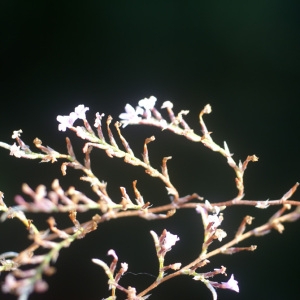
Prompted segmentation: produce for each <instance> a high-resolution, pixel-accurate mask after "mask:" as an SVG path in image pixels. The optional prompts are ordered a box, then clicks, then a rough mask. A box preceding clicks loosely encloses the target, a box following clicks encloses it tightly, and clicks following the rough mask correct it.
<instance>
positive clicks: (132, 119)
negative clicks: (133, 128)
mask: <svg viewBox="0 0 300 300" xmlns="http://www.w3.org/2000/svg"><path fill="white" fill-rule="evenodd" d="M143 112H144V110H143V109H142V108H141V107H139V106H138V107H137V108H136V109H134V108H133V107H132V106H131V105H130V104H128V103H127V104H126V105H125V112H124V113H121V114H120V115H119V118H120V119H123V120H122V121H121V122H122V123H123V127H125V126H126V125H128V124H129V123H133V124H135V123H138V122H139V121H140V120H141V117H139V115H142V114H143Z"/></svg>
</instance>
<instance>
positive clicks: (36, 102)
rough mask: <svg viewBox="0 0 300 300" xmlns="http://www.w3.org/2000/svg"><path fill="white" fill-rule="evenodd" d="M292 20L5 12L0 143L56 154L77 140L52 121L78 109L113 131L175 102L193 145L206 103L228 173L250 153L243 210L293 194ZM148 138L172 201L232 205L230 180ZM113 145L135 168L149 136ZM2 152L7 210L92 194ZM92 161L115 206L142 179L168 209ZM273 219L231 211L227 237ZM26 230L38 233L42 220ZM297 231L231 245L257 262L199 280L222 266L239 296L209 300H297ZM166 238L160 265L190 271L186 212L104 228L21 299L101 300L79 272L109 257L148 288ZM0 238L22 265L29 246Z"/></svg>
mask: <svg viewBox="0 0 300 300" xmlns="http://www.w3.org/2000/svg"><path fill="white" fill-rule="evenodd" d="M298 18H299V4H298V1H276V0H273V1H265V0H261V1H86V2H80V1H57V2H55V1H54V2H53V1H2V2H1V6H0V28H1V29H0V31H1V56H0V57H1V58H0V59H1V65H0V70H1V71H0V76H1V78H0V79H1V82H0V84H1V96H0V98H1V111H0V135H1V136H0V140H2V141H5V142H11V139H10V136H11V133H12V131H13V130H16V129H19V128H22V129H23V132H24V133H23V135H22V137H23V139H24V141H25V142H26V143H27V144H29V145H31V141H32V140H33V139H34V138H35V137H36V136H38V137H39V138H41V139H42V140H43V142H44V144H46V145H49V146H51V147H53V148H54V149H57V150H59V151H61V152H64V151H65V144H64V138H65V136H66V135H68V136H70V137H71V138H72V139H73V140H76V138H75V136H74V135H73V134H72V133H67V134H65V133H61V132H58V131H57V122H56V116H57V115H58V114H68V113H69V112H71V111H72V110H73V109H74V107H75V106H77V105H78V104H85V105H86V106H89V107H90V111H89V112H88V118H90V120H91V123H92V122H93V116H94V113H95V112H97V111H99V112H104V113H105V114H106V115H108V114H112V116H113V117H114V118H115V119H117V117H118V115H119V114H120V113H121V112H122V111H123V107H124V106H125V104H126V103H128V102H129V103H131V104H132V105H136V104H137V102H138V100H140V99H141V98H144V97H149V96H151V95H155V96H156V97H157V98H158V106H159V105H160V104H161V103H162V102H163V101H165V100H172V101H173V102H174V104H175V110H176V111H179V110H181V109H189V110H190V114H189V115H188V117H187V118H186V119H187V121H188V122H189V124H191V126H192V127H193V128H194V130H195V131H196V132H198V133H200V129H199V126H198V122H197V117H198V113H199V111H200V110H201V109H202V107H203V106H204V105H205V104H206V103H210V104H211V105H212V107H213V114H212V115H210V116H207V117H206V120H207V124H208V126H209V130H211V131H213V132H214V133H213V137H214V139H215V140H216V141H217V142H218V143H221V144H222V143H223V141H224V140H226V142H227V143H228V145H229V148H230V150H231V152H233V153H234V157H235V158H236V159H237V160H238V159H242V160H243V159H245V157H246V156H247V155H248V154H253V153H255V154H256V155H257V156H258V157H259V158H260V160H259V162H258V163H256V164H253V165H249V169H248V170H247V172H246V175H245V184H246V196H245V198H246V199H261V200H265V199H268V198H270V199H278V198H280V197H281V196H282V195H283V194H284V193H285V192H286V191H287V190H288V189H289V188H290V187H291V186H292V185H293V184H294V183H295V182H296V181H299V166H300V159H299V149H300V143H299V65H300V57H299V50H300V47H299V46H300V45H299V41H300V39H299V29H300V26H299V19H298ZM153 132H154V134H155V135H156V137H157V141H156V142H155V143H153V144H151V145H150V146H149V149H150V155H151V156H150V158H151V161H152V162H153V165H154V166H156V167H159V164H160V160H161V158H162V157H163V156H169V155H172V156H173V159H172V161H170V162H169V172H170V175H171V179H172V181H173V182H174V184H175V185H176V186H177V187H178V189H179V192H180V193H181V195H185V194H188V193H192V192H197V193H199V194H200V195H202V196H203V197H205V198H206V199H209V200H210V201H211V202H213V201H222V200H227V199H231V198H232V197H234V195H235V192H236V191H235V188H234V176H233V172H232V171H231V170H230V169H229V168H228V167H227V165H226V162H225V160H224V159H222V158H221V157H219V155H218V154H216V153H211V152H210V151H208V150H207V149H205V148H204V147H203V146H201V145H198V144H193V143H191V142H187V141H186V140H184V138H181V137H173V136H172V135H171V134H169V133H167V132H164V133H160V132H159V131H158V130H154V131H153ZM123 133H124V135H126V136H127V138H128V141H129V142H130V143H131V145H132V147H133V148H134V150H135V152H136V153H137V154H138V153H141V152H142V145H143V139H144V138H146V137H148V136H150V135H152V134H153V133H152V131H151V130H149V129H147V128H142V127H128V128H126V129H125V130H124V132H123ZM75 146H76V147H75ZM74 147H75V148H76V149H77V153H78V158H82V156H81V154H80V151H81V147H82V143H75V142H74ZM32 148H33V146H32ZM0 151H1V153H0V166H1V167H0V170H1V172H0V190H2V191H3V192H4V193H5V201H6V202H7V203H8V204H10V205H12V204H13V197H14V195H15V194H17V193H20V186H21V183H22V182H27V183H28V184H30V185H31V186H32V187H35V186H36V185H38V184H40V183H43V184H45V185H47V187H48V188H49V187H50V184H51V181H52V180H53V178H59V179H60V181H61V184H62V185H63V186H64V187H68V186H69V185H70V184H73V185H75V186H76V187H77V188H83V189H84V190H86V191H89V187H88V185H86V184H82V183H80V182H79V180H78V177H79V175H81V174H79V173H77V172H75V171H70V172H69V176H70V177H68V178H62V176H61V173H60V166H59V164H54V165H52V164H40V163H38V162H37V161H21V160H18V159H16V158H13V157H10V156H9V155H8V152H7V151H5V150H4V149H2V150H0ZM97 152H98V153H97ZM92 159H93V160H92V167H93V170H94V172H95V173H96V174H99V178H100V179H101V180H105V181H108V183H109V193H110V195H111V196H112V197H113V198H114V199H116V201H117V200H118V199H120V193H119V191H118V188H119V186H125V187H126V188H127V191H128V193H130V195H131V196H132V191H131V189H130V187H131V182H132V181H133V180H134V179H136V178H139V182H138V184H139V188H140V191H141V193H142V194H143V195H144V197H145V199H146V200H147V201H148V200H149V201H151V202H152V203H153V204H154V205H159V204H160V203H167V202H168V198H167V195H166V194H165V191H164V187H163V185H162V184H161V183H160V182H159V181H158V180H156V179H153V178H147V176H145V175H144V173H143V171H142V170H135V168H132V167H131V166H126V165H124V163H122V162H121V161H118V160H117V159H113V160H111V159H108V158H107V157H106V156H105V154H103V153H101V152H99V151H94V152H93V156H92ZM295 199H299V192H298V193H297V194H296V195H295ZM272 213H274V209H269V210H266V211H259V210H255V209H250V208H232V209H231V208H229V209H227V211H225V221H224V228H225V229H226V230H227V232H228V235H229V236H230V234H231V235H233V234H234V232H235V230H236V229H237V227H238V224H239V222H240V220H241V218H242V217H243V216H244V215H245V214H251V215H253V216H255V217H256V219H255V222H254V224H257V225H259V224H261V222H263V220H267V218H268V217H269V216H271V215H272ZM55 217H56V218H57V220H59V222H58V226H59V225H61V226H62V227H64V226H69V222H68V220H67V217H66V216H65V217H61V216H55ZM32 218H34V219H35V222H36V223H37V224H40V226H41V227H42V228H45V227H46V224H45V221H44V219H46V218H47V216H42V217H41V218H38V219H36V217H35V216H32ZM88 218H89V216H80V217H79V220H80V221H85V220H87V219H88ZM299 224H300V223H296V224H288V226H286V230H285V232H284V234H283V235H282V236H281V235H279V234H278V233H277V232H273V233H271V234H270V235H268V236H266V237H264V238H257V239H252V240H251V241H246V242H244V243H243V244H241V246H248V245H251V244H257V245H258V249H257V251H256V252H255V253H252V252H251V253H248V252H247V253H239V254H236V255H234V256H224V257H221V256H220V257H218V258H212V259H211V264H210V268H211V269H213V268H218V267H220V266H221V265H225V266H226V267H227V272H228V274H229V275H230V274H232V273H234V275H235V278H236V279H237V280H238V281H239V286H240V293H239V294H236V293H234V292H230V291H223V290H219V295H220V299H244V300H245V299H253V298H255V299H291V298H295V297H296V296H297V295H298V294H299V292H300V288H299V283H298V278H299V276H298V273H297V270H298V269H299V260H298V250H297V249H298V240H299V238H298V237H299V230H298V228H299ZM164 228H167V229H168V230H169V231H171V232H172V233H175V234H178V235H179V236H180V238H181V240H180V242H178V244H177V245H176V246H175V247H174V249H173V250H172V252H170V253H169V254H168V256H167V257H169V260H168V262H169V263H172V262H177V261H181V262H182V263H188V262H189V259H193V258H195V257H196V256H197V255H198V253H199V249H200V247H201V238H202V231H201V220H200V217H199V216H198V215H196V214H195V213H193V212H189V211H184V212H178V213H177V214H176V215H175V216H174V218H173V219H170V220H166V221H157V222H146V221H144V220H140V219H127V220H113V221H111V222H109V223H107V224H103V225H101V226H99V229H98V231H97V232H94V233H92V234H90V235H89V236H87V237H86V238H85V239H83V240H79V241H77V242H76V243H75V244H74V245H72V246H71V247H70V248H69V249H65V250H64V251H62V253H61V256H60V257H59V259H58V262H57V269H58V272H57V274H56V275H54V276H53V277H52V278H50V279H49V283H50V284H51V286H50V290H49V292H47V293H46V294H43V295H37V296H33V297H32V299H74V300H75V299H101V298H102V297H107V296H108V295H109V294H108V292H107V291H106V285H105V282H106V278H105V276H104V272H103V271H102V269H100V268H98V267H96V266H95V265H93V264H92V263H91V261H90V258H92V257H99V258H102V259H106V260H107V261H109V259H110V258H108V257H106V253H107V251H108V250H109V249H110V248H113V249H115V250H116V251H117V253H118V254H119V257H120V261H121V262H123V261H126V262H128V263H129V271H131V272H134V273H139V272H146V273H149V274H154V275H155V274H156V268H157V264H156V260H155V252H154V247H153V244H152V240H151V236H150V234H149V230H152V229H153V230H155V231H157V232H158V233H159V232H161V231H162V230H163V229H164ZM0 232H1V240H0V253H2V252H4V251H7V250H15V251H19V250H21V249H22V246H23V247H24V245H27V243H28V242H27V240H26V231H25V230H24V228H23V227H22V226H21V225H18V222H17V221H14V220H13V221H10V222H6V223H4V224H2V225H1V229H0ZM216 244H217V243H216ZM213 246H215V245H212V247H213ZM1 279H3V276H2V277H1ZM153 279H154V278H152V277H151V276H150V275H147V274H142V275H139V276H134V275H132V274H128V275H126V276H125V277H124V279H123V281H121V283H122V282H123V284H124V286H128V285H132V286H136V287H137V289H138V290H141V289H142V288H143V287H146V286H147V285H148V284H150V282H152V281H153ZM223 279H224V278H216V280H219V281H222V280H223ZM122 296H123V295H122ZM0 298H1V299H10V298H9V297H8V296H7V295H2V294H1V295H0ZM152 298H153V299H181V298H184V299H200V298H201V299H211V298H210V293H209V292H208V291H207V289H206V288H204V287H203V285H202V284H201V283H200V282H195V281H193V280H192V279H191V278H177V279H175V280H173V281H170V282H167V283H166V284H164V285H162V286H161V287H159V288H158V289H157V290H155V291H153V295H152V297H151V298H150V299H152ZM120 299H124V297H120Z"/></svg>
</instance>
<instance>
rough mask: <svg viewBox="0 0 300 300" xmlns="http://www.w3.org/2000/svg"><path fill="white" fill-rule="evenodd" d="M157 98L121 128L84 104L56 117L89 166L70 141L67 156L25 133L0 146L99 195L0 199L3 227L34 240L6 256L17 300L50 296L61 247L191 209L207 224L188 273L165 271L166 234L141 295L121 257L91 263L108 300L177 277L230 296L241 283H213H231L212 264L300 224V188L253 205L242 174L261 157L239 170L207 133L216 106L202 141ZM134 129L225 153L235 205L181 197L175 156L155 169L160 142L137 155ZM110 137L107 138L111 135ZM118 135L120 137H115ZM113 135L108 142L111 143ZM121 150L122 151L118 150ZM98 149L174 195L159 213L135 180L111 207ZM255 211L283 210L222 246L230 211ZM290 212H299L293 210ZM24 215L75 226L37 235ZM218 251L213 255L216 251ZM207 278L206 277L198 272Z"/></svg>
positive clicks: (131, 296) (248, 222)
mask: <svg viewBox="0 0 300 300" xmlns="http://www.w3.org/2000/svg"><path fill="white" fill-rule="evenodd" d="M156 101H157V99H156V98H155V97H154V96H151V97H150V98H144V99H142V100H140V101H139V102H138V106H136V108H134V107H133V106H132V105H130V104H126V106H125V112H123V113H121V114H120V115H119V117H120V119H121V121H117V122H115V124H114V127H115V128H111V123H112V120H113V119H112V117H111V116H108V117H107V119H106V122H105V125H104V127H103V126H102V119H103V117H104V114H100V113H98V112H97V113H96V115H95V121H94V126H93V127H94V128H93V127H92V126H91V125H90V124H89V122H88V120H87V118H86V112H87V111H88V110H89V108H88V107H85V106H84V105H79V106H77V107H76V108H75V110H74V111H73V112H71V113H70V114H69V115H59V116H57V121H58V122H59V125H58V130H59V131H62V132H65V131H66V130H71V131H73V132H75V133H76V135H77V136H78V137H79V138H81V139H83V140H84V141H85V144H84V146H83V149H82V151H83V153H84V155H85V158H84V162H83V163H82V162H80V161H79V160H77V158H76V155H75V151H74V149H73V146H72V144H71V140H70V139H69V138H66V145H67V154H61V153H59V152H57V151H55V150H53V149H52V148H50V147H48V146H47V147H46V146H44V145H43V144H42V141H41V140H40V139H38V138H36V139H35V140H34V141H33V143H34V145H35V147H36V148H38V150H39V151H41V152H33V151H31V150H30V148H29V146H27V145H26V144H25V142H24V141H23V140H22V139H21V133H22V130H17V131H14V132H13V135H12V138H13V139H14V140H15V142H14V143H13V144H12V145H10V144H7V143H4V142H0V147H2V148H4V149H7V150H9V151H10V155H12V156H15V157H16V158H27V159H38V160H41V161H42V162H50V161H51V162H52V163H55V162H57V161H58V160H59V159H61V160H63V161H62V164H61V171H62V174H63V175H64V176H65V175H67V169H68V168H74V169H76V170H79V171H81V172H82V173H83V175H82V176H81V177H80V179H81V180H82V181H85V182H88V183H90V186H91V189H92V191H93V193H94V196H93V197H88V196H87V195H86V194H85V193H83V192H81V191H78V190H76V189H75V187H70V188H69V189H67V190H64V189H63V188H62V187H61V186H60V184H59V181H58V179H55V180H54V181H53V183H52V186H51V190H50V191H47V189H46V187H45V186H43V185H39V186H38V187H37V188H35V189H32V188H31V187H30V186H29V185H28V184H23V186H22V192H23V193H24V194H25V195H26V197H27V198H28V197H29V198H30V200H29V201H28V200H25V198H24V197H23V196H21V195H17V196H16V197H15V202H16V204H17V205H16V206H13V207H8V206H7V205H6V204H5V202H4V200H3V198H4V195H3V193H2V192H0V212H1V213H2V214H1V217H0V220H1V221H2V222H3V221H5V220H7V219H12V218H17V219H19V220H20V221H21V222H22V223H23V224H24V226H25V227H26V229H27V231H28V233H29V238H30V239H31V240H32V241H33V242H32V243H31V245H30V246H28V247H27V248H26V249H25V250H23V251H21V252H15V251H8V252H5V253H2V254H0V271H2V272H7V273H8V274H7V275H6V277H5V282H4V284H3V286H2V291H3V292H5V293H12V294H15V295H18V296H19V299H21V300H26V299H27V298H28V296H29V295H30V294H31V293H32V292H34V291H35V292H43V291H45V290H47V288H48V285H47V283H46V282H45V280H44V278H43V277H44V276H45V275H47V276H48V275H52V274H53V273H54V267H53V266H52V264H54V263H55V261H56V260H57V258H58V256H59V253H60V251H61V249H62V248H66V247H69V246H70V245H71V244H72V242H73V241H75V240H76V239H81V238H84V237H85V235H86V234H88V233H90V232H92V231H94V230H96V229H97V226H98V224H100V223H102V222H107V221H109V220H111V219H112V218H123V217H141V218H144V219H146V220H156V219H167V218H170V217H172V216H173V215H174V214H175V213H176V211H177V210H179V209H193V210H195V211H196V212H197V213H198V214H199V217H201V220H202V224H203V233H204V237H203V241H202V247H201V249H199V255H198V256H197V257H194V258H192V259H191V260H190V262H189V263H188V264H186V265H185V266H182V264H181V263H180V262H174V263H171V264H166V262H165V256H166V254H167V253H168V252H169V251H171V250H172V248H173V247H174V246H175V244H176V243H177V242H178V241H179V240H180V238H179V237H178V236H177V235H176V234H172V233H170V232H169V231H167V229H164V230H163V232H162V233H161V234H160V235H157V233H155V232H154V231H153V230H151V231H150V233H151V235H152V237H153V241H154V246H155V249H156V255H157V259H158V271H157V276H156V279H155V281H154V282H153V283H152V284H150V285H149V286H148V287H147V288H146V289H144V290H143V291H140V292H138V291H137V289H136V288H135V287H132V286H128V287H124V286H123V285H121V284H120V281H121V279H122V276H123V275H124V274H125V273H126V272H127V270H128V264H127V263H121V267H120V268H119V269H118V271H116V270H117V267H118V256H117V255H116V252H115V251H114V250H109V252H108V255H110V256H111V257H112V259H113V260H112V263H111V264H110V265H107V264H106V263H105V262H104V261H102V260H100V259H97V258H94V259H93V260H92V261H93V262H94V263H95V264H97V265H99V266H101V267H102V268H103V269H104V271H105V273H106V274H107V276H108V279H109V282H108V284H109V290H110V291H111V296H109V297H108V298H107V300H113V299H117V292H121V293H125V294H126V295H127V299H128V300H142V299H147V298H148V297H150V294H149V292H150V291H152V290H153V289H155V288H156V287H157V286H158V285H160V284H162V283H163V282H165V281H167V280H170V279H172V278H174V277H177V276H183V275H186V276H192V278H193V279H194V280H196V281H200V282H202V283H204V284H205V285H206V286H207V288H208V289H209V290H210V291H211V293H212V297H213V299H214V300H215V299H217V292H216V289H220V288H222V289H230V290H233V291H235V292H239V286H238V281H237V280H236V279H235V278H234V275H233V274H232V275H231V276H230V278H229V280H228V281H224V282H217V281H213V280H212V278H213V277H214V276H216V275H218V274H221V275H223V276H226V275H227V274H226V267H225V266H221V267H219V268H212V269H211V270H210V271H208V272H203V271H202V270H200V269H201V268H203V267H204V266H206V267H207V266H209V264H210V261H209V259H210V258H212V257H214V256H216V255H219V254H234V253H237V252H240V251H254V250H256V248H257V246H256V245H245V246H244V245H242V246H240V245H238V244H239V243H241V242H242V241H244V240H246V239H248V238H249V237H252V236H263V235H265V234H267V233H269V232H271V230H273V229H275V230H277V231H278V232H279V233H282V232H283V230H284V225H283V224H284V223H285V222H294V221H296V220H298V219H299V218H300V201H297V200H293V199H291V197H292V196H293V195H294V193H295V192H296V190H297V188H298V186H299V183H298V182H297V183H296V184H294V186H292V187H291V188H290V189H289V190H288V191H287V192H286V193H284V194H283V196H282V197H281V198H280V199H275V200H247V199H244V194H245V187H244V181H243V177H244V173H245V171H246V169H247V167H248V164H249V162H256V161H258V157H257V156H256V155H249V156H247V158H246V159H245V160H244V162H241V161H239V162H238V163H237V162H236V161H235V160H234V159H233V155H232V154H231V152H230V151H229V147H228V145H227V143H226V142H224V145H223V147H221V146H220V145H218V144H217V143H215V141H214V140H213V138H212V133H211V132H210V131H208V129H207V126H206V124H205V122H204V115H206V114H210V113H211V112H212V109H211V106H210V105H209V104H208V105H206V106H205V107H204V108H203V109H202V110H201V112H200V114H199V123H200V128H201V131H202V135H198V134H196V133H195V132H194V130H193V129H191V128H190V126H189V125H188V123H187V122H186V120H185V117H186V115H187V114H188V112H189V111H187V110H182V111H180V112H179V113H178V114H176V113H175V112H174V110H173V104H172V102H171V101H165V102H164V103H163V104H162V106H161V108H162V109H164V110H165V111H166V114H167V116H168V120H167V119H166V118H164V116H163V115H164V113H161V112H160V111H159V110H158V109H157V108H156V107H155V104H156ZM76 122H82V125H83V126H75V123H76ZM128 125H150V126H156V127H158V128H161V129H162V130H169V131H171V132H173V133H175V134H177V135H182V136H184V137H185V138H187V139H188V140H191V141H193V142H197V143H201V144H203V145H204V146H205V147H207V148H209V149H210V150H212V151H214V152H218V153H220V154H221V155H222V156H223V157H225V158H226V160H227V163H228V165H229V167H230V168H232V169H233V171H234V172H235V185H236V188H237V195H236V196H235V197H234V198H233V199H229V200H225V201H221V202H214V203H211V202H209V201H208V200H205V201H203V200H204V198H203V197H201V196H199V195H198V194H197V193H192V194H191V195H185V196H181V195H179V192H178V190H177V188H176V187H175V186H174V185H173V183H172V182H171V176H170V174H169V170H168V167H167V163H168V161H169V160H170V159H171V156H167V157H163V158H162V163H161V170H157V169H156V168H154V167H153V166H152V163H151V161H150V158H149V144H150V143H152V142H154V141H155V137H154V136H150V137H147V138H145V141H144V144H143V147H142V149H143V150H142V157H141V158H139V157H137V156H136V155H135V153H134V152H133V150H132V148H131V147H130V144H129V142H128V141H127V139H126V138H125V137H124V135H123V133H122V131H123V129H122V127H123V128H124V127H126V126H128ZM104 130H105V132H106V134H105V132H104ZM114 132H116V134H114ZM105 135H107V138H105ZM119 144H121V145H122V146H121V147H120V146H119ZM92 149H100V150H104V151H105V153H106V154H107V156H108V157H110V158H114V157H116V158H122V159H123V160H124V162H125V163H126V164H130V165H132V166H137V167H142V168H143V169H144V170H145V172H146V174H148V175H150V176H152V177H156V178H157V179H159V180H161V181H162V182H163V183H164V185H165V187H166V190H167V193H168V195H170V197H169V198H170V202H169V203H167V204H161V205H159V206H153V204H152V203H154V201H152V199H147V200H146V201H145V200H144V197H143V196H142V194H141V193H140V191H139V189H138V187H137V181H136V180H135V181H133V183H132V189H133V192H134V196H135V198H134V199H131V197H130V196H129V194H128V193H127V190H126V188H125V187H122V186H121V187H120V201H119V202H118V201H113V199H112V198H111V197H110V196H109V194H108V192H107V183H105V182H102V181H100V180H99V178H98V176H97V175H96V174H94V173H93V171H92V169H91V159H90V153H91V151H92ZM241 205H243V206H255V207H257V208H260V209H266V208H268V207H269V206H279V209H278V211H277V212H276V213H275V214H273V216H271V217H270V218H269V220H268V221H267V222H266V223H265V224H263V225H256V224H255V226H256V227H254V228H250V229H248V228H249V227H250V226H252V225H253V224H254V223H255V221H254V217H252V216H249V215H247V216H245V217H244V218H243V219H242V221H241V223H240V224H239V226H237V230H236V231H235V234H234V235H233V236H232V237H231V240H230V241H229V242H226V243H224V241H223V240H224V239H226V238H228V236H230V234H228V233H227V232H226V231H225V230H224V229H223V228H221V225H222V222H223V219H224V217H225V215H227V211H226V210H225V209H226V208H228V207H230V206H241ZM292 207H294V210H292V211H291V209H292ZM91 210H95V211H96V212H97V213H95V214H94V216H93V217H92V218H90V217H89V219H88V220H87V221H86V222H82V223H80V222H79V221H78V219H77V214H82V213H84V212H87V211H91ZM26 213H47V214H52V213H68V216H69V219H70V220H71V222H72V226H70V227H68V228H64V229H59V228H58V227H57V225H56V221H55V219H54V218H53V217H49V218H48V221H47V223H48V227H49V228H48V229H47V230H40V229H39V228H37V227H36V226H35V225H34V223H33V220H31V219H28V218H27V217H26ZM212 245H216V246H215V248H214V249H213V250H211V246H212ZM38 249H40V250H42V254H36V252H37V250H38ZM200 271H201V272H200Z"/></svg>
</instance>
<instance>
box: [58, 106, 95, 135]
mask: <svg viewBox="0 0 300 300" xmlns="http://www.w3.org/2000/svg"><path fill="white" fill-rule="evenodd" d="M87 110H89V108H88V107H84V105H83V104H80V105H78V106H77V107H75V111H74V112H71V113H70V114H69V115H68V116H61V115H59V116H57V117H56V120H57V121H58V122H59V123H60V124H59V125H58V130H59V131H66V129H67V128H70V127H72V126H73V124H74V122H75V121H76V120H77V119H82V120H85V119H86V117H85V112H86V111H87Z"/></svg>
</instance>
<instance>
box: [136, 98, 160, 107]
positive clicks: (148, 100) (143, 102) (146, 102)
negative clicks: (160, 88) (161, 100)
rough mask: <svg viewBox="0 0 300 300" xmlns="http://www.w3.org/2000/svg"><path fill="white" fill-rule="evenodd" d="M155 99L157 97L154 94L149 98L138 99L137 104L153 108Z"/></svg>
mask: <svg viewBox="0 0 300 300" xmlns="http://www.w3.org/2000/svg"><path fill="white" fill-rule="evenodd" d="M156 101H157V99H156V97H154V96H151V97H150V98H144V99H142V100H140V101H139V106H140V107H143V108H145V109H146V110H151V109H153V108H154V106H155V102H156Z"/></svg>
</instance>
